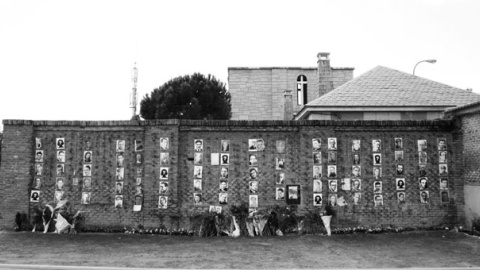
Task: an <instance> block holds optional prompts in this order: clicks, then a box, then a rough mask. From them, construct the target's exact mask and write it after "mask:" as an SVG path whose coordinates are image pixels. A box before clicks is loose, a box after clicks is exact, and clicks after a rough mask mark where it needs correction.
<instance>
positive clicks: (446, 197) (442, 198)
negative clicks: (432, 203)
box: [440, 190, 450, 203]
mask: <svg viewBox="0 0 480 270" xmlns="http://www.w3.org/2000/svg"><path fill="white" fill-rule="evenodd" d="M440 201H441V202H442V203H449V202H450V196H449V194H448V191H446V190H442V191H440Z"/></svg>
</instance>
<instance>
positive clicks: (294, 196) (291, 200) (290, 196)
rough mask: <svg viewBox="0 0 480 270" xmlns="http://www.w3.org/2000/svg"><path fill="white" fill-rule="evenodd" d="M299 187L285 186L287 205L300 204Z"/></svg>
mask: <svg viewBox="0 0 480 270" xmlns="http://www.w3.org/2000/svg"><path fill="white" fill-rule="evenodd" d="M300 201H301V195H300V185H287V204H300Z"/></svg>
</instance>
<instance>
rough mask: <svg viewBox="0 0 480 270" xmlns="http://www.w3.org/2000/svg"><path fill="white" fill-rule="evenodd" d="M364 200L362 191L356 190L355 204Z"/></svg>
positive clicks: (354, 194) (354, 195)
mask: <svg viewBox="0 0 480 270" xmlns="http://www.w3.org/2000/svg"><path fill="white" fill-rule="evenodd" d="M361 201H362V193H360V192H355V193H353V205H359V204H360V202H361Z"/></svg>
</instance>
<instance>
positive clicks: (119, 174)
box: [115, 167, 125, 180]
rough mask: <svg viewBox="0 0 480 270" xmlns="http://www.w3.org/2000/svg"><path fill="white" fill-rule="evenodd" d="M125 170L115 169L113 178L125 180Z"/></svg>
mask: <svg viewBox="0 0 480 270" xmlns="http://www.w3.org/2000/svg"><path fill="white" fill-rule="evenodd" d="M124 176H125V168H123V167H121V168H116V169H115V178H116V179H117V180H123V179H125V177H124Z"/></svg>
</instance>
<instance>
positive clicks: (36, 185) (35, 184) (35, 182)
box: [32, 177, 42, 189]
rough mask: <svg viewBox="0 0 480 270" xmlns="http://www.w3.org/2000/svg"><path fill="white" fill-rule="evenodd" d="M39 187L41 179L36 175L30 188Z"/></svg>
mask: <svg viewBox="0 0 480 270" xmlns="http://www.w3.org/2000/svg"><path fill="white" fill-rule="evenodd" d="M41 187H42V179H41V178H40V177H36V178H35V180H33V186H32V189H40V188H41Z"/></svg>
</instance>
